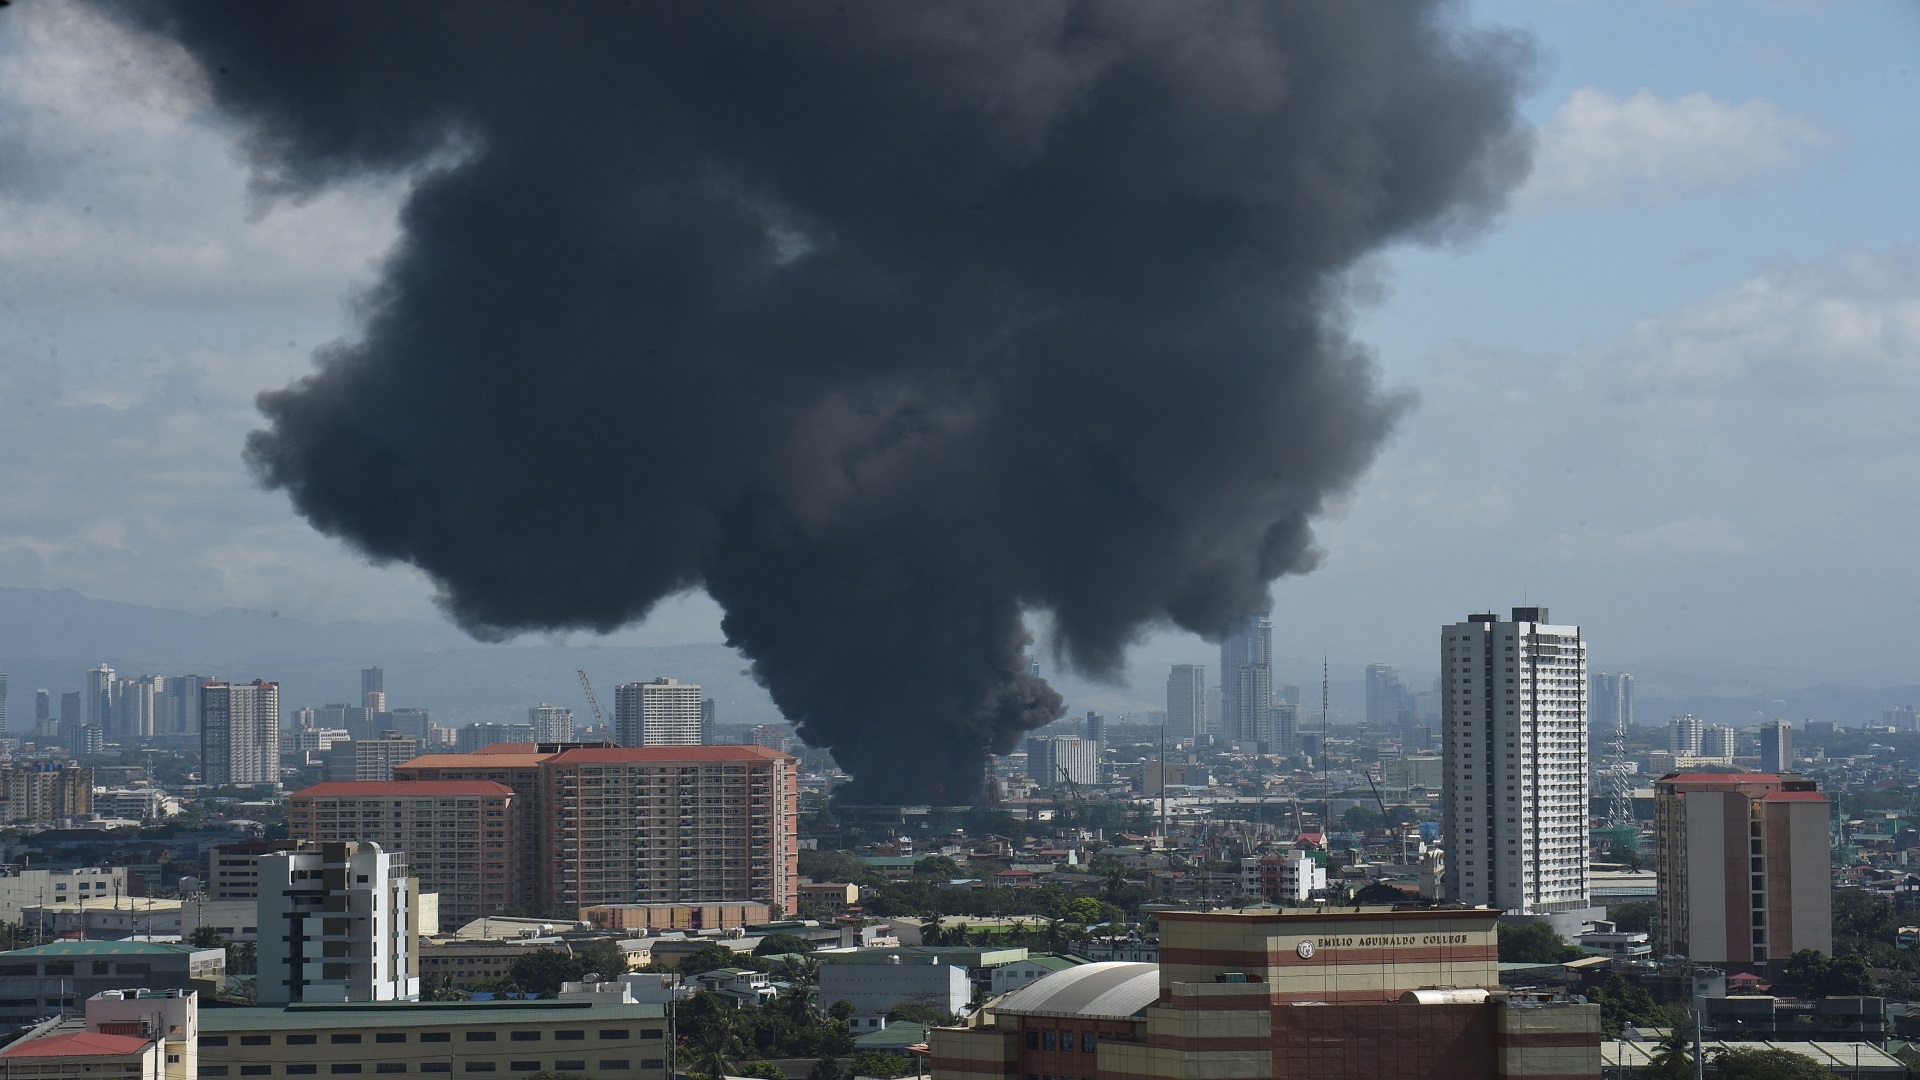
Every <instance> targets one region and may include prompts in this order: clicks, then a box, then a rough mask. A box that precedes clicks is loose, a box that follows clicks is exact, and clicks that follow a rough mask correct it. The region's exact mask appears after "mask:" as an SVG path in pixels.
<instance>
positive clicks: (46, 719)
mask: <svg viewBox="0 0 1920 1080" xmlns="http://www.w3.org/2000/svg"><path fill="white" fill-rule="evenodd" d="M33 734H34V737H35V738H40V739H48V738H52V737H53V736H54V735H56V734H58V730H57V729H56V728H55V726H54V719H53V695H52V694H50V693H48V692H47V691H46V690H45V689H40V690H35V691H34V692H33Z"/></svg>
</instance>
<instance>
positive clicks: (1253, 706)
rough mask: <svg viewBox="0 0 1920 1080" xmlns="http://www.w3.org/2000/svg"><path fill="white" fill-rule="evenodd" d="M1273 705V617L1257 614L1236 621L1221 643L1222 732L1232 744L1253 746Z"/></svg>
mask: <svg viewBox="0 0 1920 1080" xmlns="http://www.w3.org/2000/svg"><path fill="white" fill-rule="evenodd" d="M1272 704H1273V618H1272V616H1271V613H1269V612H1265V611H1255V612H1252V613H1250V614H1247V615H1244V616H1242V617H1241V618H1240V619H1238V620H1236V621H1235V622H1234V624H1233V626H1232V628H1231V629H1229V630H1228V631H1227V636H1226V638H1225V639H1224V640H1222V641H1221V642H1220V730H1221V734H1222V735H1223V736H1224V737H1225V738H1226V739H1227V740H1228V741H1230V742H1236V743H1252V742H1257V741H1258V740H1259V738H1260V729H1261V728H1263V727H1265V726H1266V722H1267V709H1268V707H1269V706H1271V705H1272Z"/></svg>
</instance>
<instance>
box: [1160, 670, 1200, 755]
mask: <svg viewBox="0 0 1920 1080" xmlns="http://www.w3.org/2000/svg"><path fill="white" fill-rule="evenodd" d="M1206 733H1207V665H1205V664H1175V665H1173V671H1172V672H1171V673H1169V674H1168V675H1167V734H1168V735H1169V736H1171V737H1173V738H1175V739H1187V740H1193V739H1198V738H1199V737H1200V736H1202V735H1205V734H1206Z"/></svg>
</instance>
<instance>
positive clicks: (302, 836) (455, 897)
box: [287, 780, 520, 927]
mask: <svg viewBox="0 0 1920 1080" xmlns="http://www.w3.org/2000/svg"><path fill="white" fill-rule="evenodd" d="M287 815H288V822H289V827H290V829H291V834H292V836H293V839H295V840H300V841H305V842H308V843H314V844H318V843H322V842H325V841H345V840H371V841H373V842H374V843H377V844H379V845H380V846H381V847H382V848H384V849H385V850H387V851H397V852H403V853H405V854H406V857H407V865H408V867H409V868H410V869H411V870H412V872H413V875H414V876H415V877H417V878H419V879H420V890H421V891H422V892H431V893H438V894H439V896H440V917H441V919H442V921H443V923H445V924H446V925H450V926H454V927H460V926H465V925H466V924H467V923H470V922H472V921H473V920H475V919H479V918H483V917H485V916H488V915H499V914H501V913H503V912H505V911H506V910H507V909H508V908H509V907H512V906H514V905H517V904H519V903H520V891H519V887H518V882H517V881H516V880H515V877H514V873H513V869H514V866H513V859H514V852H515V851H517V850H518V848H519V842H520V838H519V834H518V822H517V821H516V820H515V816H514V804H513V789H512V788H509V787H507V786H506V785H505V784H497V783H493V782H491V781H487V780H443V781H439V782H431V781H418V780H415V781H402V780H380V781H370V782H369V781H356V782H347V783H339V782H332V781H330V782H328V783H324V784H316V785H314V786H313V787H310V788H307V789H306V790H304V791H299V792H295V793H294V794H293V795H291V796H289V797H288V799H287Z"/></svg>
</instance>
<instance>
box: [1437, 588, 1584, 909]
mask: <svg viewBox="0 0 1920 1080" xmlns="http://www.w3.org/2000/svg"><path fill="white" fill-rule="evenodd" d="M1440 664H1441V672H1442V677H1443V678H1444V680H1445V683H1444V685H1445V687H1446V700H1445V702H1444V703H1443V709H1444V719H1443V725H1444V732H1445V734H1444V738H1443V757H1444V758H1445V759H1446V764H1445V770H1446V771H1445V775H1444V776H1443V778H1442V782H1441V800H1442V805H1443V818H1444V823H1443V827H1444V829H1445V832H1446V838H1447V868H1446V896H1447V898H1448V899H1450V900H1459V901H1462V902H1464V903H1467V904H1470V905H1481V904H1484V905H1487V906H1490V907H1495V908H1500V909H1502V910H1505V911H1510V912H1515V913H1518V914H1535V913H1541V912H1554V911H1572V910H1578V909H1583V908H1586V907H1587V906H1588V891H1587V705H1586V701H1587V646H1586V642H1585V641H1583V640H1581V637H1580V628H1579V627H1578V626H1569V625H1560V624H1556V623H1554V622H1552V621H1551V620H1550V619H1549V618H1548V616H1547V609H1546V608H1543V607H1517V608H1514V609H1513V618H1512V620H1510V621H1505V622H1503V621H1501V620H1500V617H1499V616H1498V615H1494V614H1485V615H1470V616H1468V617H1467V621H1465V622H1459V623H1454V624H1453V625H1451V626H1448V627H1444V628H1442V630H1441V632H1440Z"/></svg>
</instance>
